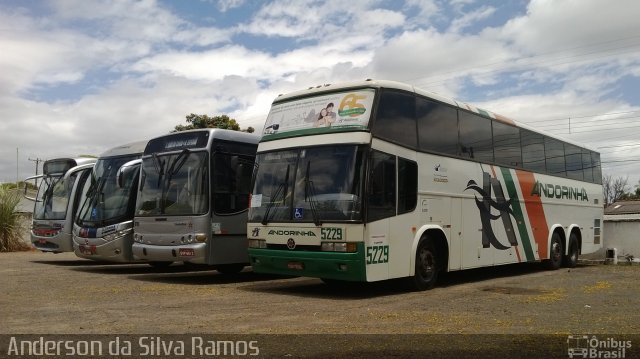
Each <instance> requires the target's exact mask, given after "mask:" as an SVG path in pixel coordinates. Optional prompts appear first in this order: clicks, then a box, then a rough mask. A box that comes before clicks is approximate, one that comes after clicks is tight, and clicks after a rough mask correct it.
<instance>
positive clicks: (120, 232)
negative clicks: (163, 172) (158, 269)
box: [73, 141, 147, 262]
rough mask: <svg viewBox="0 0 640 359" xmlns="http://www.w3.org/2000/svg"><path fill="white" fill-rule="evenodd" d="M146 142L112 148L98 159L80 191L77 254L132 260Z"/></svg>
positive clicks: (116, 259)
mask: <svg viewBox="0 0 640 359" xmlns="http://www.w3.org/2000/svg"><path fill="white" fill-rule="evenodd" d="M146 145H147V141H139V142H133V143H129V144H126V145H122V146H118V147H115V148H112V149H110V150H108V151H106V152H104V153H103V154H101V155H100V157H99V158H98V162H96V164H95V166H94V168H93V171H92V172H91V177H90V179H89V180H87V181H86V182H85V183H84V187H83V189H82V191H81V199H80V209H79V210H78V213H77V216H76V218H75V223H74V226H73V242H74V251H75V253H76V255H77V256H78V257H81V258H88V259H94V260H104V261H112V262H131V261H133V254H132V252H131V246H132V244H133V214H134V211H135V205H136V195H137V190H138V177H139V175H138V174H139V172H140V171H139V169H140V157H142V152H143V151H144V148H145V146H146Z"/></svg>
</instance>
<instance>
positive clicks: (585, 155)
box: [582, 149, 593, 182]
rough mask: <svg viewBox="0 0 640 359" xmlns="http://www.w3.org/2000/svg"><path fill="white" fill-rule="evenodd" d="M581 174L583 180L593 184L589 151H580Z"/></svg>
mask: <svg viewBox="0 0 640 359" xmlns="http://www.w3.org/2000/svg"><path fill="white" fill-rule="evenodd" d="M582 173H583V176H584V180H585V181H587V182H593V163H592V162H591V151H589V150H585V149H582Z"/></svg>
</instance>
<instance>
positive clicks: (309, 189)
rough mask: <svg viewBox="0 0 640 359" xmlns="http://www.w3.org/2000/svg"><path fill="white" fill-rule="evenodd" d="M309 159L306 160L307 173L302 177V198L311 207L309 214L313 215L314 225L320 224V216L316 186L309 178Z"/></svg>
mask: <svg viewBox="0 0 640 359" xmlns="http://www.w3.org/2000/svg"><path fill="white" fill-rule="evenodd" d="M310 173H311V161H307V173H306V175H305V177H304V200H305V201H307V202H309V208H311V215H312V216H313V223H314V224H315V225H316V226H320V225H321V224H322V222H320V216H319V215H318V202H317V201H316V198H315V197H316V188H315V186H314V185H313V181H312V180H311V175H310Z"/></svg>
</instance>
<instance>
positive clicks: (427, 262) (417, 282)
mask: <svg viewBox="0 0 640 359" xmlns="http://www.w3.org/2000/svg"><path fill="white" fill-rule="evenodd" d="M437 259H438V253H437V251H436V245H435V243H433V241H431V240H429V239H424V240H422V241H420V244H419V245H418V249H417V250H416V264H415V274H414V275H413V277H410V278H409V284H410V285H411V287H412V288H413V289H415V290H420V291H421V290H427V289H431V288H433V287H434V286H435V285H436V281H437V280H438V262H437Z"/></svg>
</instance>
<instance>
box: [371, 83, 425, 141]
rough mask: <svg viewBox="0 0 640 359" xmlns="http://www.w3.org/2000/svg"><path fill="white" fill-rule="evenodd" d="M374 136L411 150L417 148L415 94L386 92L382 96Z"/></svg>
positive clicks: (374, 126) (374, 125)
mask: <svg viewBox="0 0 640 359" xmlns="http://www.w3.org/2000/svg"><path fill="white" fill-rule="evenodd" d="M373 134H374V136H376V137H380V138H383V139H385V140H389V141H392V142H396V143H399V144H402V145H403V146H406V147H410V148H414V149H415V148H417V142H418V140H417V134H416V116H415V97H414V96H413V94H408V93H405V92H397V91H388V90H387V91H384V92H382V95H381V96H380V101H379V103H378V111H377V114H376V119H375V121H374V124H373Z"/></svg>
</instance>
